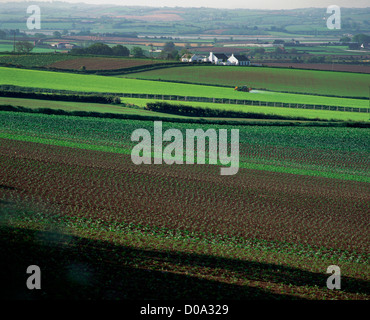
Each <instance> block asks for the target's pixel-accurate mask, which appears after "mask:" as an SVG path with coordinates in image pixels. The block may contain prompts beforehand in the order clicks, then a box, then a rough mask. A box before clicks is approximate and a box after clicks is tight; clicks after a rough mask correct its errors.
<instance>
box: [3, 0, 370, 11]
mask: <svg viewBox="0 0 370 320" xmlns="http://www.w3.org/2000/svg"><path fill="white" fill-rule="evenodd" d="M20 1H23V0H15V1H9V0H0V3H1V2H20ZM38 1H46V2H52V1H51V0H38ZM29 2H33V1H29ZM64 2H72V3H79V2H85V3H91V4H116V5H127V6H133V5H136V6H151V7H163V6H167V7H176V6H178V7H212V8H229V9H236V8H246V9H294V8H309V7H319V8H326V7H328V6H329V5H337V6H340V7H348V8H349V7H353V8H366V7H370V1H369V0H131V1H129V0H105V1H103V0H64Z"/></svg>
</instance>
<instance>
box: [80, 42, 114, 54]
mask: <svg viewBox="0 0 370 320" xmlns="http://www.w3.org/2000/svg"><path fill="white" fill-rule="evenodd" d="M86 52H87V53H89V54H97V55H106V56H109V55H112V54H113V50H112V48H111V47H110V46H108V45H107V44H105V43H94V44H93V45H91V46H90V47H88V48H87V49H86Z"/></svg>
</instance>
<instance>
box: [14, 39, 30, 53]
mask: <svg viewBox="0 0 370 320" xmlns="http://www.w3.org/2000/svg"><path fill="white" fill-rule="evenodd" d="M33 48H34V45H33V44H32V43H31V42H28V41H18V42H17V43H16V44H15V51H16V52H20V53H29V52H31V51H32V49H33Z"/></svg>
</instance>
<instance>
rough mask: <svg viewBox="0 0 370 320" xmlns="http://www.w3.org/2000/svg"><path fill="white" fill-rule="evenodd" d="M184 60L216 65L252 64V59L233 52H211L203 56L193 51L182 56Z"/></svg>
mask: <svg viewBox="0 0 370 320" xmlns="http://www.w3.org/2000/svg"><path fill="white" fill-rule="evenodd" d="M181 61H182V62H211V63H213V64H216V65H222V66H250V65H251V61H250V60H249V59H248V58H247V57H245V56H242V55H237V54H232V55H231V56H229V57H228V56H227V55H226V54H224V53H213V52H210V54H209V56H208V57H206V56H202V55H197V54H192V53H187V54H184V55H183V56H182V57H181Z"/></svg>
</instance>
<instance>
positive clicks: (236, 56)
mask: <svg viewBox="0 0 370 320" xmlns="http://www.w3.org/2000/svg"><path fill="white" fill-rule="evenodd" d="M234 57H235V59H237V60H239V61H249V59H248V58H247V57H246V56H241V55H239V54H234Z"/></svg>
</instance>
